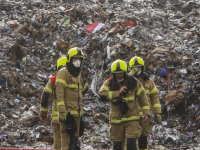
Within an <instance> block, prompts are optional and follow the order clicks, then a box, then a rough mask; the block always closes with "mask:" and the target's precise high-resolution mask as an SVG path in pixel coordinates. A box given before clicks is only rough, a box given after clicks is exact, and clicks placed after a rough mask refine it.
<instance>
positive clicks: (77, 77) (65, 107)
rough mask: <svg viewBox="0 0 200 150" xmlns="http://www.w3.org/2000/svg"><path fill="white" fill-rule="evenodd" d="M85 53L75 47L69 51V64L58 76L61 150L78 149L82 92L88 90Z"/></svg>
mask: <svg viewBox="0 0 200 150" xmlns="http://www.w3.org/2000/svg"><path fill="white" fill-rule="evenodd" d="M83 56H84V54H83V52H82V50H81V49H80V48H78V47H74V48H72V49H70V50H69V51H68V56H67V59H68V63H67V64H66V67H63V68H62V69H60V70H59V71H58V73H57V75H56V77H57V78H56V98H57V107H58V112H59V121H60V122H61V124H60V131H61V149H62V150H73V149H75V148H76V147H77V141H78V136H79V128H80V117H81V115H82V114H83V104H82V90H87V89H88V86H87V84H86V85H84V84H83V83H82V79H81V73H80V72H81V64H82V60H83Z"/></svg>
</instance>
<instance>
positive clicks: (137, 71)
mask: <svg viewBox="0 0 200 150" xmlns="http://www.w3.org/2000/svg"><path fill="white" fill-rule="evenodd" d="M133 72H134V75H136V76H139V75H140V74H141V70H140V68H138V67H137V68H133Z"/></svg>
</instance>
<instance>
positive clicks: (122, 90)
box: [99, 59, 150, 150]
mask: <svg viewBox="0 0 200 150" xmlns="http://www.w3.org/2000/svg"><path fill="white" fill-rule="evenodd" d="M111 73H112V76H113V77H112V78H109V79H107V80H106V81H105V82H104V83H103V85H102V86H101V88H100V90H99V95H100V99H101V100H102V101H109V102H110V112H109V118H110V120H109V122H110V124H111V129H110V138H111V140H112V141H113V149H114V150H122V149H123V148H124V146H123V145H124V142H126V143H127V148H126V149H127V150H138V148H137V144H136V141H137V139H138V138H139V137H140V135H141V128H140V126H139V120H140V112H139V108H138V103H137V102H136V98H137V100H138V102H139V104H140V105H141V108H142V110H143V113H144V115H143V119H144V120H143V121H144V122H146V121H148V119H149V115H150V110H149V109H150V108H149V104H148V100H147V97H146V93H145V90H144V88H143V86H142V85H141V83H140V82H139V81H138V80H137V79H136V78H134V77H132V76H128V75H127V65H126V62H124V61H122V60H120V59H118V60H116V61H114V62H113V63H112V65H111Z"/></svg>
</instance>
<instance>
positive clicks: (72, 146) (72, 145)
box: [68, 134, 76, 150]
mask: <svg viewBox="0 0 200 150" xmlns="http://www.w3.org/2000/svg"><path fill="white" fill-rule="evenodd" d="M75 146H76V136H75V135H74V134H71V135H70V142H69V149H68V150H74V149H75Z"/></svg>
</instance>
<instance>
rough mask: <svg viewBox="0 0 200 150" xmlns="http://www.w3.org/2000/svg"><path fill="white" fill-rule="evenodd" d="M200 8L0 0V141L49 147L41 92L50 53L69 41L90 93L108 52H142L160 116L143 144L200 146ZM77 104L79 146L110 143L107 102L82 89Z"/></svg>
mask: <svg viewBox="0 0 200 150" xmlns="http://www.w3.org/2000/svg"><path fill="white" fill-rule="evenodd" d="M199 8H200V2H199V0H190V1H189V0H185V1H181V0H156V1H151V0H131V1H130V0H126V1H123V2H121V1H111V0H106V1H103V0H88V1H82V2H81V3H80V2H78V1H77V2H76V3H75V2H74V3H71V2H70V3H68V2H58V1H53V0H32V1H27V0H15V1H14V0H13V1H8V0H7V1H3V0H2V1H0V18H1V19H0V70H1V71H0V93H1V96H0V127H1V129H0V143H1V144H0V147H29V148H30V147H31V148H32V147H33V148H38V147H40V148H41V147H45V148H48V147H50V148H52V147H53V146H52V143H53V139H52V131H51V124H50V121H51V120H50V113H49V120H48V123H47V124H44V123H43V122H42V121H41V120H40V119H39V114H38V113H39V109H40V101H41V100H40V97H41V94H42V91H43V88H44V86H45V85H46V83H47V81H48V78H49V76H51V75H54V74H55V73H56V70H55V63H56V60H57V59H58V58H59V57H61V56H65V55H66V54H67V51H68V50H69V49H70V48H72V47H74V46H79V47H81V48H82V49H83V51H84V53H85V58H84V64H83V66H82V69H83V75H82V76H83V78H84V79H85V80H86V81H87V82H88V83H89V85H90V88H91V89H92V90H93V91H96V92H97V93H98V90H99V88H100V86H101V84H102V83H103V81H104V80H105V79H107V78H108V77H109V76H110V66H111V63H112V62H113V61H114V60H116V59H123V60H125V61H126V62H127V63H128V61H129V60H130V59H131V58H132V57H133V56H135V55H137V56H140V57H142V58H143V59H144V60H145V63H146V65H145V68H146V71H147V73H149V74H150V75H151V77H152V79H153V80H154V82H155V84H156V86H157V87H158V89H159V91H160V101H161V104H162V110H163V120H164V121H163V123H162V125H159V126H158V125H155V126H154V128H153V130H152V134H151V135H150V140H149V144H150V149H151V148H152V149H170V148H171V149H172V148H175V147H177V148H183V149H184V148H185V149H186V148H190V147H198V146H200V140H199V137H200V132H199V127H200V103H199V102H200V94H199V91H200V80H199V79H200V19H199V18H200V9H199ZM91 79H92V80H91ZM84 105H85V107H84V111H85V114H84V118H85V121H86V125H85V133H84V135H83V137H81V138H80V143H81V148H82V149H100V148H101V149H102V148H103V149H110V148H112V142H111V141H110V139H109V125H108V122H109V120H108V112H109V104H108V103H103V102H100V101H99V100H98V98H96V97H95V95H94V94H93V92H91V91H89V92H88V93H87V94H86V95H85V96H84ZM155 127H157V128H155ZM158 131H159V132H158ZM158 133H161V134H158Z"/></svg>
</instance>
